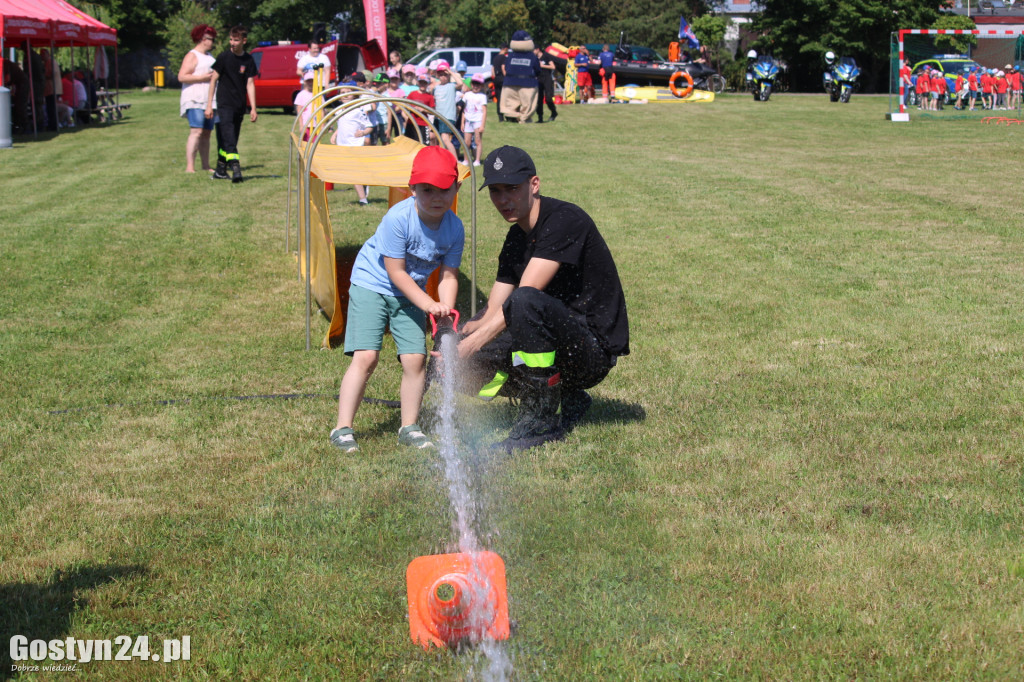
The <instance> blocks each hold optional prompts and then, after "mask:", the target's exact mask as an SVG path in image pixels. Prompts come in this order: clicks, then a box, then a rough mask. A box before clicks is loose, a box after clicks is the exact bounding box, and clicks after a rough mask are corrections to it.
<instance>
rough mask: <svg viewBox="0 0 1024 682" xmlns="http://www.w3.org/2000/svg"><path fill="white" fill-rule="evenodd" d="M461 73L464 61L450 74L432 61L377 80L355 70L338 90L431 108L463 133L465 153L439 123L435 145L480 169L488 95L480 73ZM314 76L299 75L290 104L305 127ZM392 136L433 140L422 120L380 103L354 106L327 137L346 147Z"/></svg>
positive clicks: (394, 70)
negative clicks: (468, 75) (345, 88)
mask: <svg viewBox="0 0 1024 682" xmlns="http://www.w3.org/2000/svg"><path fill="white" fill-rule="evenodd" d="M460 67H461V69H462V71H461V72H460V71H459V68H460ZM465 70H466V65H465V63H463V62H460V63H458V64H456V66H455V68H454V69H453V68H452V66H451V65H450V64H448V62H446V61H444V60H438V61H436V62H432V63H431V64H430V65H429V67H419V68H417V67H415V66H413V65H411V64H406V65H405V66H402V67H401V69H398V68H392V69H390V70H388V71H387V73H378V74H376V75H374V74H370V73H366V72H361V71H357V72H355V73H353V74H352V75H351V76H349V77H348V78H347V79H346V80H345V81H342V82H341V85H350V86H355V87H359V88H365V89H367V90H371V91H373V92H376V93H377V94H378V95H380V96H381V97H389V98H403V99H409V100H411V101H414V102H419V103H420V104H423V105H425V106H428V107H430V108H432V109H436V110H437V111H438V113H440V114H441V116H443V117H444V119H446V120H448V121H451V122H452V123H454V124H455V125H456V127H457V128H459V129H460V130H461V131H462V133H463V135H464V136H465V139H466V143H467V145H468V146H469V149H467V150H461V149H460V146H461V145H460V144H459V142H458V139H457V136H456V135H455V133H454V131H453V130H452V129H451V128H449V127H448V125H447V124H446V123H445V122H444V121H443V120H440V119H438V120H436V121H434V125H435V126H436V128H437V132H438V134H439V140H436V141H439V142H440V144H441V145H442V146H443V147H444V148H445V149H447V150H448V151H450V152H451V153H452V155H453V156H455V157H456V158H458V157H459V156H460V151H461V152H462V154H461V156H462V157H463V158H462V161H463V163H466V164H469V163H470V162H471V161H470V159H472V163H473V164H474V165H476V166H479V165H480V158H481V151H482V149H483V133H484V127H485V125H486V119H487V94H486V93H485V92H484V76H483V74H476V75H474V76H472V77H471V78H466V77H465V75H464V74H465ZM313 73H314V72H312V71H306V72H305V73H303V89H302V91H300V92H299V93H298V94H297V95H296V97H295V102H294V104H295V111H296V114H297V115H299V116H300V117H302V126H303V127H304V128H305V127H306V126H307V125H308V123H309V118H310V116H311V114H312V108H311V107H306V104H307V103H308V102H309V101H310V100H311V99H312V98H313V94H312V89H313V88H312V84H313V78H314V76H313ZM358 97H367V95H365V94H362V95H360V94H357V93H356V92H355V91H353V93H352V94H349V95H344V96H343V97H342V103H343V104H345V103H347V102H349V101H351V100H352V99H355V98H358ZM395 134H404V135H405V136H407V137H410V138H412V139H417V140H421V141H422V142H424V143H425V144H429V143H431V142H434V141H435V140H433V132H432V130H431V128H430V125H429V123H428V121H427V118H425V116H424V115H421V114H420V113H418V112H416V111H409V110H404V109H403V108H401V107H395V106H392V105H391V104H388V103H385V102H377V103H375V104H374V103H368V104H367V105H366V106H365V107H355V108H353V109H351V110H349V111H348V112H346V113H345V114H344V115H342V116H341V117H340V118H339V120H338V126H337V129H336V131H335V132H334V133H333V134H332V136H331V142H332V143H333V144H339V145H348V146H362V145H373V144H387V143H388V142H389V140H390V137H391V136H392V135H395ZM358 192H359V188H357V193H358ZM360 203H365V196H364V195H362V194H361V195H360Z"/></svg>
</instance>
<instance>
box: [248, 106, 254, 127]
mask: <svg viewBox="0 0 1024 682" xmlns="http://www.w3.org/2000/svg"><path fill="white" fill-rule="evenodd" d="M249 120H250V121H252V122H253V123H255V122H256V107H253V108H252V112H251V113H250V114H249Z"/></svg>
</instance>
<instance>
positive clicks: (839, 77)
mask: <svg viewBox="0 0 1024 682" xmlns="http://www.w3.org/2000/svg"><path fill="white" fill-rule="evenodd" d="M825 64H826V65H827V69H826V70H825V73H824V75H823V76H822V80H823V84H824V86H825V92H827V93H828V98H829V100H830V101H832V102H842V103H843V104H846V103H847V102H849V101H850V95H852V94H853V91H854V90H855V89H856V88H857V79H858V78H859V77H860V67H859V66H857V61H856V60H855V59H854V58H853V57H842V58H840V60H839V63H838V64H837V63H836V55H835V53H834V52H831V51H829V52H826V53H825Z"/></svg>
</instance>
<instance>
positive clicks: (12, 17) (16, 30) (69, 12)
mask: <svg viewBox="0 0 1024 682" xmlns="http://www.w3.org/2000/svg"><path fill="white" fill-rule="evenodd" d="M5 42H9V43H13V44H15V45H17V46H18V47H21V46H23V45H24V46H25V49H30V48H31V47H33V46H35V47H38V46H49V47H51V48H52V47H54V46H59V47H67V46H70V47H76V46H91V45H101V46H105V45H112V46H114V47H115V48H116V46H117V31H116V30H115V29H113V28H111V27H110V26H107V25H106V24H104V23H103V22H102V21H99V20H98V19H96V18H94V17H91V16H89V15H88V14H86V13H85V12H83V11H82V10H80V9H78V8H77V7H75V6H73V5H70V4H68V3H67V2H65V1H64V0H0V54H2V53H3V51H4V46H5ZM0 83H3V61H2V60H0Z"/></svg>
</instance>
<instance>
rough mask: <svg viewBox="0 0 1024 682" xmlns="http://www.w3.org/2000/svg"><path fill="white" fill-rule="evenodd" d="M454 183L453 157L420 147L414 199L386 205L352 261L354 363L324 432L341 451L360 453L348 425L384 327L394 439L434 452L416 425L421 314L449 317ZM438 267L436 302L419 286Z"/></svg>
mask: <svg viewBox="0 0 1024 682" xmlns="http://www.w3.org/2000/svg"><path fill="white" fill-rule="evenodd" d="M459 185H460V183H459V181H458V166H457V164H456V161H455V157H454V156H452V154H451V152H449V151H448V150H447V149H444V148H443V147H424V148H423V149H421V150H420V151H419V152H418V153H417V154H416V157H415V159H414V160H413V164H412V173H411V174H410V176H409V188H410V189H411V190H412V193H413V196H412V197H410V198H408V199H405V200H404V201H401V202H399V203H397V204H395V205H394V206H392V207H391V209H390V210H389V211H388V212H387V213H386V214H385V215H384V218H383V219H382V220H381V222H380V225H379V226H378V227H377V231H376V232H375V233H374V234H373V236H372V237H370V239H369V240H367V242H366V243H365V244H363V247H362V248H361V249H360V250H359V254H358V255H357V256H356V261H355V264H354V265H353V266H352V279H351V281H352V286H351V287H350V288H349V304H348V316H347V317H346V318H345V319H346V328H345V355H348V356H350V357H351V358H352V362H351V363H350V364H349V367H348V370H346V372H345V376H344V378H343V379H342V380H341V388H340V390H339V391H338V422H337V426H336V427H335V428H334V430H332V431H331V434H330V441H331V443H332V444H333V445H334V446H335V447H337V448H339V449H340V450H342V451H343V452H356V451H357V450H359V445H358V444H357V443H356V438H355V433H354V431H353V429H352V424H353V422H354V420H355V415H356V410H357V409H358V407H359V404H360V402H362V399H363V393H364V392H365V390H366V384H367V383H368V382H369V380H370V375H372V374H373V371H374V369H375V368H376V367H377V361H378V359H379V358H380V351H381V347H382V341H383V337H384V331H385V329H386V328H390V329H391V335H392V337H393V338H394V340H395V346H396V348H397V355H398V360H399V362H400V363H401V365H402V383H401V389H400V397H401V423H402V427H401V428H400V429H399V430H398V442H399V443H400V444H401V445H406V446H409V447H413V448H418V449H422V448H429V447H433V443H431V441H430V439H429V438H428V437H427V436H426V435H425V434H424V433H423V431H422V429H420V427H419V425H418V424H417V421H418V420H419V412H420V403H421V402H422V399H423V388H424V384H425V380H426V357H427V346H426V338H425V332H426V316H427V314H431V315H434V316H435V317H437V318H442V317H448V316H449V315H450V313H451V310H452V308H454V307H455V297H456V295H457V294H458V288H459V283H458V272H459V265H460V263H461V261H462V250H463V242H464V240H465V233H464V229H463V225H462V221H461V220H459V218H458V216H456V215H455V213H453V212H452V211H451V205H452V202H453V201H454V200H455V197H456V195H457V194H458V191H459ZM438 266H440V268H441V279H440V283H439V284H438V287H437V290H438V299H439V300H436V301H435V300H434V299H432V298H431V297H430V296H429V295H428V294H427V293H426V291H424V287H425V285H426V282H427V278H428V277H429V276H430V274H431V273H432V272H433V271H434V270H435V269H436V268H437V267H438Z"/></svg>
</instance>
